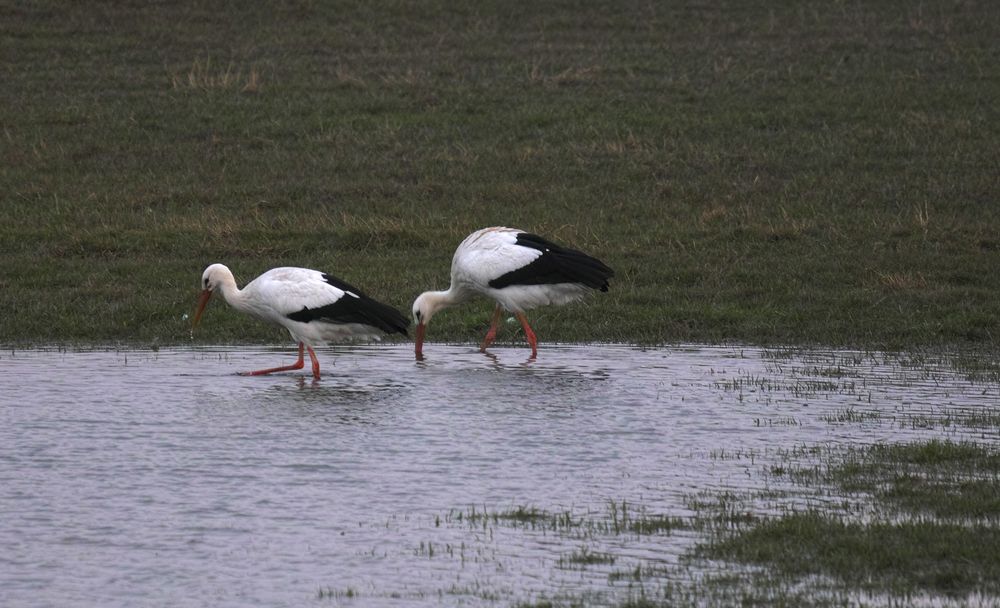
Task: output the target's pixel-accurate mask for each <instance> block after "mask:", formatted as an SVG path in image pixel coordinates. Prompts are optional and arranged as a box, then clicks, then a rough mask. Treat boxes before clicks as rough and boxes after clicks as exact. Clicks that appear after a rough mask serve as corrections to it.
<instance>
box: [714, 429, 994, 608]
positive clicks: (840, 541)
mask: <svg viewBox="0 0 1000 608" xmlns="http://www.w3.org/2000/svg"><path fill="white" fill-rule="evenodd" d="M772 472H773V471H772ZM807 473H809V474H808V475H803V476H802V481H803V483H810V484H814V483H816V482H817V481H819V482H822V483H833V484H835V485H836V486H838V487H839V488H840V490H841V491H843V492H845V493H847V495H848V496H850V495H857V494H858V493H864V494H866V495H868V496H870V497H871V498H872V499H873V500H874V505H875V509H874V514H873V517H872V518H871V519H870V520H869V521H857V519H856V518H849V517H848V516H846V515H845V516H841V515H837V514H835V513H831V512H822V513H821V512H819V511H795V512H791V513H790V514H788V515H785V516H781V517H776V518H769V519H765V520H762V521H758V522H756V523H755V524H754V525H750V526H743V527H739V528H737V529H736V530H735V531H726V532H725V533H723V534H722V535H720V536H719V537H718V538H716V539H715V540H713V541H711V542H708V543H706V544H704V545H703V546H702V547H701V548H700V549H699V554H700V555H704V556H707V557H711V558H714V559H726V560H732V561H737V562H747V563H753V564H761V565H766V566H767V567H768V571H769V572H770V573H771V575H772V576H777V577H792V578H803V577H808V576H817V575H821V576H827V577H833V578H834V579H836V580H838V581H841V582H842V583H843V584H846V585H847V586H848V587H849V588H852V589H858V590H864V591H868V592H875V593H882V592H888V593H891V594H893V595H897V596H902V597H905V596H908V595H913V594H921V593H931V594H938V595H942V594H943V595H950V596H959V597H964V596H969V595H970V594H985V595H988V596H996V595H997V594H1000V582H998V581H1000V553H998V552H997V551H996V547H997V546H998V543H1000V529H998V527H997V526H996V522H997V520H998V518H1000V498H998V497H1000V483H998V480H1000V452H997V451H996V450H995V449H990V448H987V447H983V446H981V445H977V444H971V443H954V442H949V441H939V440H932V441H928V442H921V443H911V444H888V445H876V446H872V447H870V448H863V449H860V448H858V449H850V450H849V451H848V453H847V455H846V457H844V459H843V461H842V462H840V463H839V464H837V465H836V466H833V467H830V468H829V469H828V470H827V471H826V472H825V473H823V472H816V471H807ZM780 474H782V475H784V474H790V473H788V472H781V473H780Z"/></svg>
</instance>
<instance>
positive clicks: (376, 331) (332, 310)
mask: <svg viewBox="0 0 1000 608" xmlns="http://www.w3.org/2000/svg"><path fill="white" fill-rule="evenodd" d="M201 284H202V288H203V289H202V292H201V297H200V298H199V299H198V310H197V311H196V312H195V314H194V321H193V324H192V329H193V328H194V327H197V325H198V321H199V320H201V315H202V313H203V312H204V311H205V305H206V304H208V300H209V298H211V297H212V293H214V292H215V291H219V292H221V293H222V297H223V298H225V300H226V302H228V303H229V305H230V306H232V307H233V308H235V309H237V310H240V311H242V312H245V313H247V314H251V315H253V316H255V317H257V318H258V319H262V320H264V321H267V322H269V323H274V324H277V325H280V326H282V327H284V328H285V329H287V330H288V333H290V334H292V338H294V339H295V340H296V341H297V342H298V343H299V360H298V361H296V362H295V363H293V364H292V365H286V366H283V367H274V368H271V369H262V370H258V371H254V372H242V373H241V375H244V376H260V375H263V374H270V373H273V372H284V371H288V370H293V369H302V367H303V366H304V358H303V350H306V349H307V350H308V351H309V358H310V359H311V360H312V372H313V377H314V378H316V379H319V360H318V359H317V358H316V352H315V351H313V346H319V345H322V344H325V343H327V342H339V341H343V340H348V339H351V338H360V337H373V338H376V339H377V338H378V337H379V336H380V335H381V333H383V332H384V333H387V334H392V333H400V334H403V335H404V336H405V335H406V328H407V326H409V324H410V323H409V321H408V320H407V318H406V316H405V315H403V314H402V313H400V312H399V311H398V310H396V309H395V308H393V307H391V306H387V305H385V304H382V303H381V302H377V301H375V300H373V299H371V298H369V297H368V296H366V295H365V294H364V293H362V292H361V290H359V289H357V288H355V287H352V286H351V285H349V284H347V283H345V282H343V281H341V280H340V279H338V278H336V277H334V276H332V275H329V274H326V273H324V272H320V271H318V270H310V269H308V268H273V269H271V270H268V271H267V272H265V273H264V274H262V275H260V276H259V277H257V278H256V279H254V280H253V281H250V282H249V283H247V285H246V286H245V287H244V288H243V289H239V288H238V287H236V279H235V278H233V273H232V272H231V271H230V270H229V268H226V267H225V266H223V265H222V264H212V265H211V266H209V267H208V268H206V269H205V272H204V273H203V274H202V275H201Z"/></svg>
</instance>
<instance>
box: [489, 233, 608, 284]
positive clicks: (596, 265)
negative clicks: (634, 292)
mask: <svg viewBox="0 0 1000 608" xmlns="http://www.w3.org/2000/svg"><path fill="white" fill-rule="evenodd" d="M517 245H519V246H521V247H530V248H532V249H537V250H538V251H541V252H542V255H540V256H538V257H537V258H536V259H535V260H534V261H533V262H531V263H530V264H528V265H526V266H522V267H521V268H518V269H517V270H512V271H510V272H508V273H505V274H502V275H500V276H499V277H497V278H495V279H493V280H492V281H490V287H493V288H494V289H502V288H504V287H509V286H511V285H552V284H557V283H580V284H582V285H586V286H587V287H590V288H592V289H600V290H601V291H607V290H608V279H610V278H611V277H613V276H615V272H614V271H613V270H612V269H611V268H609V267H608V266H607V265H606V264H605V263H604V262H602V261H600V260H598V259H597V258H595V257H593V256H589V255H587V254H586V253H583V252H582V251H577V250H576V249H570V248H568V247H563V246H561V245H556V244H555V243H553V242H551V241H548V240H546V239H544V238H542V237H540V236H538V235H537V234H531V233H528V232H521V233H518V235H517Z"/></svg>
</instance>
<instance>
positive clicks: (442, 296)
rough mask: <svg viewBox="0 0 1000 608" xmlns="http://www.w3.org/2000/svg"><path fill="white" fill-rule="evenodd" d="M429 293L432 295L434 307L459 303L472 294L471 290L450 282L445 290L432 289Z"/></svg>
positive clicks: (445, 306)
mask: <svg viewBox="0 0 1000 608" xmlns="http://www.w3.org/2000/svg"><path fill="white" fill-rule="evenodd" d="M431 294H432V295H433V297H434V302H435V304H436V306H435V308H448V307H449V306H454V305H456V304H461V303H462V302H464V301H466V300H468V299H469V297H471V296H472V293H471V292H469V291H468V290H466V289H462V288H461V287H458V286H456V285H455V284H452V285H451V286H450V287H448V289H447V290H445V291H432V292H431Z"/></svg>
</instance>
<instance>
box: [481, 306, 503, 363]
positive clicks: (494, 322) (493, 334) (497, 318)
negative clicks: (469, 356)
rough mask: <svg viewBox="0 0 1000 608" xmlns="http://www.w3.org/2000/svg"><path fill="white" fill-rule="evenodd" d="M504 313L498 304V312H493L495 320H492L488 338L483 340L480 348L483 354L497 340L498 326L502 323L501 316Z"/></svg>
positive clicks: (487, 334)
mask: <svg viewBox="0 0 1000 608" xmlns="http://www.w3.org/2000/svg"><path fill="white" fill-rule="evenodd" d="M502 313H503V309H502V308H500V305H499V304H497V308H496V310H494V311H493V319H492V320H490V330H489V331H488V332H486V337H485V338H483V343H482V344H481V345H480V346H479V350H480V351H481V352H486V347H488V346H489V345H490V344H493V341H494V340H496V338H497V325H498V324H499V323H500V315H501V314H502Z"/></svg>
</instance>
